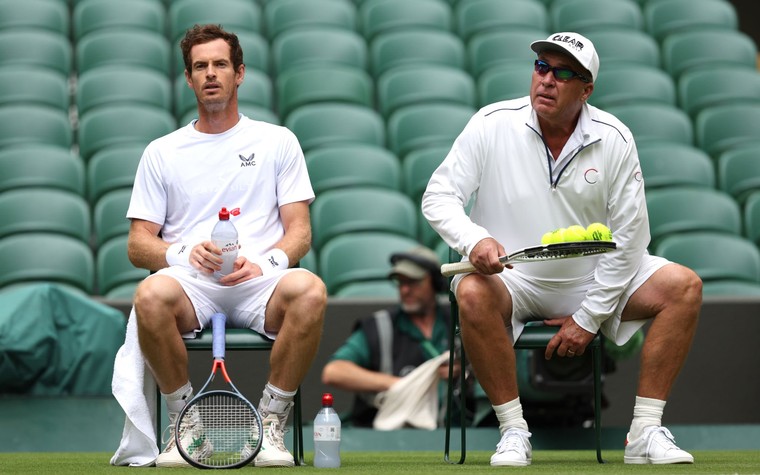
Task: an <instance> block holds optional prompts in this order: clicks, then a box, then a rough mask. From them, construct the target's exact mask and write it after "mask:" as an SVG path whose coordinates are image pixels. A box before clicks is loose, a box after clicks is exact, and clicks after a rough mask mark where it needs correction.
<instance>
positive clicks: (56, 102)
mask: <svg viewBox="0 0 760 475" xmlns="http://www.w3.org/2000/svg"><path fill="white" fill-rule="evenodd" d="M0 83H2V84H3V88H2V90H0V106H5V105H9V104H36V105H44V106H49V107H55V108H57V109H61V110H63V111H66V112H68V110H69V105H70V99H69V96H70V93H69V78H68V77H66V76H64V75H63V74H61V73H60V72H58V71H54V70H52V69H49V68H42V67H39V66H0Z"/></svg>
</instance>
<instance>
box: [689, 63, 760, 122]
mask: <svg viewBox="0 0 760 475" xmlns="http://www.w3.org/2000/svg"><path fill="white" fill-rule="evenodd" d="M678 103H679V105H680V107H681V108H682V109H683V110H684V111H686V113H687V114H689V115H690V116H692V117H696V116H697V114H699V112H701V111H702V110H703V109H705V108H706V107H712V106H718V105H729V104H738V103H744V104H748V103H754V104H760V72H758V70H757V69H756V68H735V67H728V68H726V67H715V68H703V69H697V70H696V71H688V72H686V73H684V74H682V75H681V77H680V78H679V80H678Z"/></svg>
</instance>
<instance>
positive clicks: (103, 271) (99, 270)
mask: <svg viewBox="0 0 760 475" xmlns="http://www.w3.org/2000/svg"><path fill="white" fill-rule="evenodd" d="M95 264H96V269H95V270H96V272H95V275H96V279H97V286H98V288H97V293H98V295H106V294H107V293H108V292H110V291H111V290H113V289H115V288H116V287H118V286H120V285H124V284H130V283H131V284H137V283H139V282H140V281H142V280H143V279H145V278H146V277H148V275H149V274H150V273H149V272H148V270H147V269H140V268H138V267H135V266H134V265H133V264H132V262H130V260H129V257H128V256H127V236H126V235H122V236H117V237H114V238H113V239H110V240H108V241H107V242H105V243H104V244H103V245H101V246H100V247H99V248H98V253H97V257H96V260H95Z"/></svg>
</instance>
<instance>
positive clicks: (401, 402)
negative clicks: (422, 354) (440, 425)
mask: <svg viewBox="0 0 760 475" xmlns="http://www.w3.org/2000/svg"><path fill="white" fill-rule="evenodd" d="M448 360H449V352H448V351H447V352H445V353H443V354H441V355H438V356H437V357H435V358H433V359H430V360H428V361H426V362H425V363H424V364H422V365H420V366H418V367H417V368H415V369H414V371H412V372H411V373H409V374H408V375H406V376H404V377H403V378H401V379H400V380H398V381H397V382H396V383H395V384H394V385H393V386H391V387H390V388H389V389H388V390H387V391H384V392H382V393H380V394H378V395H377V399H376V402H377V406H378V411H377V415H376V416H375V420H374V422H373V427H374V428H375V429H377V430H395V429H400V428H402V427H405V426H412V427H416V428H418V429H429V430H433V429H435V428H436V426H437V420H438V379H439V378H438V368H439V367H440V366H441V365H442V364H444V363H446V362H448Z"/></svg>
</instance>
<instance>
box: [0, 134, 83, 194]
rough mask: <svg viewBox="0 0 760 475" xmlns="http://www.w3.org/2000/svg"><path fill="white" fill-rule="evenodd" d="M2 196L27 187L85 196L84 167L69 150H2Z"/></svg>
mask: <svg viewBox="0 0 760 475" xmlns="http://www.w3.org/2000/svg"><path fill="white" fill-rule="evenodd" d="M0 170H2V173H0V193H2V192H4V191H7V190H12V189H17V188H27V187H45V188H55V189H61V190H64V191H69V192H72V193H76V194H78V195H84V190H85V181H84V163H83V162H82V159H81V158H80V157H79V156H78V155H75V154H74V153H72V152H71V150H70V149H69V148H65V147H58V146H54V145H22V146H18V147H9V148H5V149H3V150H0Z"/></svg>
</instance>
